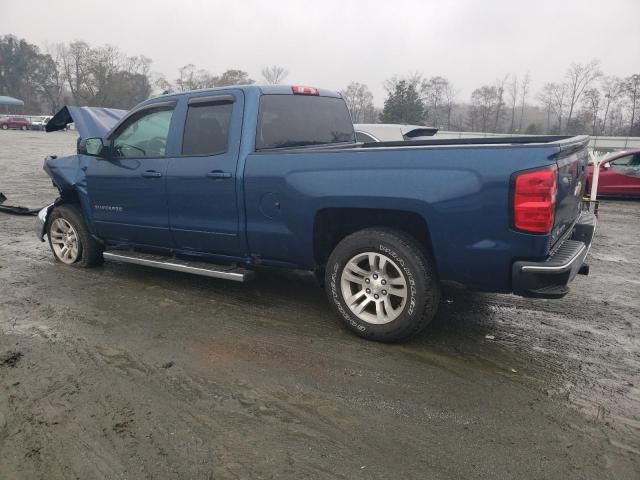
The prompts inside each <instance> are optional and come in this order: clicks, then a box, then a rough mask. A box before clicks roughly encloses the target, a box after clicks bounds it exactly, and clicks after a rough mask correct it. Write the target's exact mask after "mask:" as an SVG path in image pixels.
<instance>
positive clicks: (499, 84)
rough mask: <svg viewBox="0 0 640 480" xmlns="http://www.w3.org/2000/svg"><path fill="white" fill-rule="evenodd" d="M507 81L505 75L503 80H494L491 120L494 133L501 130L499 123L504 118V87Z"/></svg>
mask: <svg viewBox="0 0 640 480" xmlns="http://www.w3.org/2000/svg"><path fill="white" fill-rule="evenodd" d="M508 79H509V75H505V77H504V78H503V79H501V80H500V79H498V80H496V86H495V92H496V96H495V116H494V119H493V131H494V132H497V131H499V130H501V128H499V127H500V122H501V121H502V118H503V116H504V86H505V84H506V83H507V80H508Z"/></svg>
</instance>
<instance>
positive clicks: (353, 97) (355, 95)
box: [340, 82, 375, 123]
mask: <svg viewBox="0 0 640 480" xmlns="http://www.w3.org/2000/svg"><path fill="white" fill-rule="evenodd" d="M340 94H341V95H342V98H344V101H345V103H346V104H347V107H348V108H349V111H350V112H351V118H352V120H353V123H365V122H371V121H373V120H375V115H372V112H375V108H374V106H373V94H372V93H371V91H370V90H369V87H367V86H366V85H365V84H363V83H358V82H351V83H350V84H349V85H347V88H345V89H344V90H342V91H341V92H340Z"/></svg>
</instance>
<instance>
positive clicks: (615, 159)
mask: <svg viewBox="0 0 640 480" xmlns="http://www.w3.org/2000/svg"><path fill="white" fill-rule="evenodd" d="M593 168H594V166H593V164H591V165H589V167H588V175H587V191H588V192H590V191H591V185H592V179H593ZM598 196H604V197H629V198H640V149H635V150H627V151H625V152H621V153H617V154H615V155H613V156H612V157H610V158H607V159H606V160H604V161H602V163H600V176H599V178H598Z"/></svg>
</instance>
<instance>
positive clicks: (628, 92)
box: [623, 73, 640, 136]
mask: <svg viewBox="0 0 640 480" xmlns="http://www.w3.org/2000/svg"><path fill="white" fill-rule="evenodd" d="M623 91H624V94H625V96H626V97H627V98H628V99H629V102H630V105H629V110H630V113H631V120H630V121H629V135H630V136H631V135H633V131H634V126H635V123H636V114H637V111H638V100H639V99H638V96H640V74H639V73H636V74H635V75H631V76H630V77H627V78H625V79H624V83H623Z"/></svg>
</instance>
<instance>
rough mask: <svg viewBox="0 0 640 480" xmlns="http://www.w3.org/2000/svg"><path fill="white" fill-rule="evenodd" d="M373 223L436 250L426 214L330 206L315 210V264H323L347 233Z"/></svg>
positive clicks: (427, 250) (369, 226)
mask: <svg viewBox="0 0 640 480" xmlns="http://www.w3.org/2000/svg"><path fill="white" fill-rule="evenodd" d="M371 227H386V228H393V229H395V230H399V231H401V232H405V233H407V234H409V235H411V236H412V237H413V238H414V239H415V240H416V241H417V242H418V243H419V244H420V245H421V246H422V247H423V248H424V251H425V252H427V253H429V254H431V253H433V250H432V247H431V235H430V233H429V228H428V226H427V223H426V222H425V220H424V218H422V216H421V215H419V214H417V213H415V212H408V211H405V210H381V209H373V208H327V209H324V210H320V211H319V212H318V213H317V214H316V218H315V222H314V228H313V254H314V259H315V262H316V265H319V266H322V267H324V265H325V264H326V263H327V259H328V258H329V255H330V254H331V252H332V251H333V249H334V248H335V247H336V245H338V243H340V241H341V240H342V239H343V238H345V237H346V236H348V235H350V234H352V233H354V232H357V231H359V230H363V229H365V228H371Z"/></svg>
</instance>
